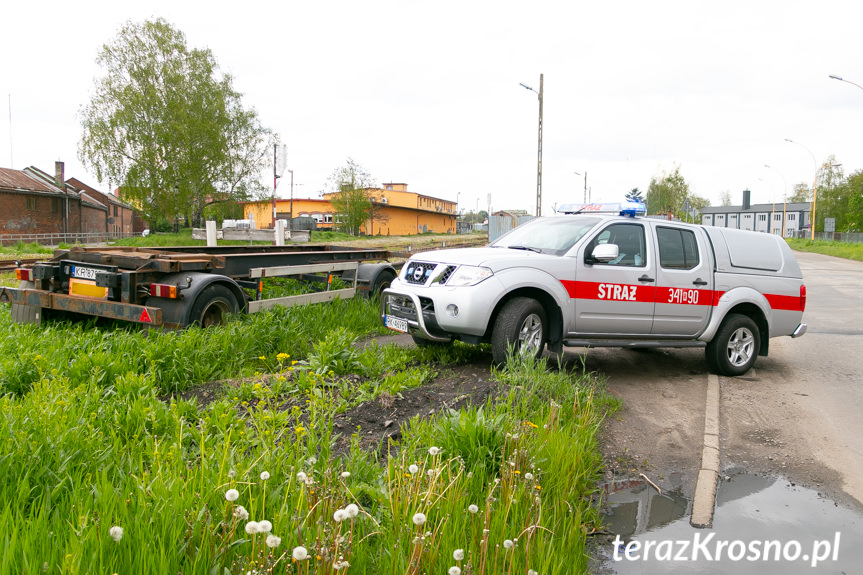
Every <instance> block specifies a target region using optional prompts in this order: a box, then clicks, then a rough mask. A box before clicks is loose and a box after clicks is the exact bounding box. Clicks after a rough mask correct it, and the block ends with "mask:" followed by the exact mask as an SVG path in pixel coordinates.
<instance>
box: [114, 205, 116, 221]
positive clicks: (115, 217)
mask: <svg viewBox="0 0 863 575" xmlns="http://www.w3.org/2000/svg"><path fill="white" fill-rule="evenodd" d="M114 217H115V218H116V217H117V206H114Z"/></svg>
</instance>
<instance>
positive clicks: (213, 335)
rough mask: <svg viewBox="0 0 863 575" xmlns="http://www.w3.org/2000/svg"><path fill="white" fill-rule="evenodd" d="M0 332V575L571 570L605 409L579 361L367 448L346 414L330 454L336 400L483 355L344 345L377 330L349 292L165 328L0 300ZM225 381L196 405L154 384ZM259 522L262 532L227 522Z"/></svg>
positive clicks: (396, 386)
mask: <svg viewBox="0 0 863 575" xmlns="http://www.w3.org/2000/svg"><path fill="white" fill-rule="evenodd" d="M0 329H2V333H3V336H2V339H0V358H2V359H0V545H2V546H3V549H4V552H3V553H2V554H0V555H2V557H0V573H34V574H35V573H43V572H48V573H96V572H97V573H142V574H145V573H154V574H155V573H160V574H161V573H178V572H182V573H185V574H192V573H200V574H211V573H217V574H219V575H225V574H227V573H246V572H247V571H250V570H252V571H257V572H273V573H334V572H335V571H334V569H333V564H334V563H339V562H346V563H349V564H350V569H349V572H353V573H399V574H402V573H408V574H419V573H445V572H447V570H448V569H449V568H450V566H460V567H461V568H462V569H463V570H464V572H465V573H468V572H469V573H475V574H479V573H483V574H491V573H526V572H527V570H528V569H534V570H536V571H538V572H540V573H543V574H564V573H566V574H569V573H585V572H586V571H587V553H586V551H585V541H586V538H587V536H586V533H587V532H589V531H590V530H591V529H593V528H594V527H595V526H597V525H598V523H599V516H598V512H597V510H596V508H595V507H594V506H593V505H592V504H591V498H592V496H593V495H594V485H595V483H596V480H597V478H598V475H599V472H600V469H601V460H600V456H599V453H598V448H597V434H598V430H599V427H600V425H601V423H602V420H603V419H604V417H605V416H606V415H607V413H608V412H609V411H611V410H613V409H614V408H615V404H614V402H613V401H612V400H609V399H608V397H607V396H606V395H605V394H604V393H603V391H602V389H601V388H600V387H599V386H598V385H597V384H596V382H595V381H594V380H593V379H591V378H589V377H587V376H575V375H572V374H570V373H567V372H566V371H561V370H560V369H549V368H548V367H547V366H546V365H545V364H542V363H536V362H522V361H515V360H513V361H512V362H511V363H510V364H509V365H507V366H506V367H505V368H504V369H502V370H500V371H498V372H496V373H495V374H494V377H496V378H497V379H498V380H499V381H500V385H501V389H502V390H503V393H502V395H501V396H500V397H499V398H498V399H496V400H492V401H489V402H488V403H487V404H485V405H483V406H481V408H480V406H473V407H470V408H467V409H464V410H462V411H456V412H445V413H438V414H435V415H434V416H432V417H430V418H428V419H426V420H420V419H415V420H414V421H412V422H410V425H404V426H403V428H402V439H401V441H400V443H399V444H398V445H391V446H389V452H390V453H391V455H390V456H389V457H385V458H384V459H383V460H381V461H378V460H376V459H375V458H374V456H373V455H372V454H370V453H367V452H365V451H363V450H361V449H360V448H359V447H358V443H359V438H360V437H361V436H362V435H363V434H364V433H365V430H363V429H357V430H347V433H351V432H353V433H354V435H353V436H352V442H353V445H354V447H353V448H352V449H351V451H350V453H349V454H348V455H347V456H344V457H340V458H335V457H334V456H333V455H332V454H331V451H330V449H331V445H332V442H333V440H334V437H333V431H334V426H333V417H334V414H335V413H337V412H338V411H340V410H344V409H348V408H350V407H352V406H355V405H357V404H358V403H360V402H362V401H371V400H374V399H375V398H376V397H377V396H378V395H380V394H382V393H384V392H386V393H387V394H390V395H393V396H396V395H398V394H399V393H402V392H404V390H405V389H407V388H410V387H414V386H417V385H423V384H424V383H426V382H428V381H429V380H430V379H432V378H433V377H434V376H435V373H436V372H437V370H439V369H447V367H446V366H451V365H454V364H456V363H460V362H466V361H471V360H472V359H474V358H476V356H477V354H483V353H487V350H486V349H485V348H482V347H475V346H467V345H463V344H460V343H455V344H453V345H451V346H443V347H433V348H422V349H420V348H410V349H404V348H399V347H396V346H393V345H374V344H373V345H368V346H365V347H364V348H362V349H358V348H357V347H355V346H353V345H352V344H353V343H354V342H355V341H357V339H358V338H360V337H363V336H366V335H368V334H370V333H377V332H379V331H381V330H380V327H379V325H378V319H377V308H376V306H375V305H374V304H372V303H370V302H367V301H365V300H361V299H356V300H346V301H341V300H337V301H335V302H332V303H330V304H325V305H317V306H305V307H295V308H290V309H283V308H276V309H274V310H272V311H271V312H266V313H259V314H253V315H251V316H243V317H241V318H239V319H237V320H236V321H231V322H229V323H228V324H227V325H224V326H220V327H217V328H211V329H208V330H200V329H188V330H185V331H182V332H171V333H162V332H158V331H142V330H137V329H129V328H127V327H122V326H119V325H114V324H105V323H104V322H102V323H96V322H90V323H75V324H71V323H64V322H53V321H47V322H44V323H43V324H42V326H22V325H17V324H13V323H11V321H10V318H9V312H8V306H0ZM348 374H359V375H361V376H362V378H361V382H360V383H356V382H355V378H345V377H343V376H345V375H348ZM242 377H245V378H247V379H246V380H244V381H243V382H242V383H240V382H235V383H234V384H225V386H224V390H223V391H222V392H221V393H219V394H217V397H216V398H215V399H214V400H213V401H212V402H211V403H209V404H207V405H198V404H197V403H196V402H195V401H194V400H190V401H184V400H180V399H171V398H170V397H169V396H167V395H166V394H167V393H168V392H174V391H180V390H188V389H190V388H191V387H192V386H195V385H197V384H200V383H204V382H209V381H213V380H220V379H228V378H234V379H238V378H242ZM385 452H386V450H385ZM229 490H236V492H234V491H229ZM234 495H236V499H234V497H233V496H234ZM228 496H230V500H229V498H228ZM349 504H352V505H356V506H357V507H356V509H357V514H356V515H354V516H352V517H351V516H349V517H346V518H344V520H342V521H336V518H339V519H342V518H343V515H344V514H345V513H346V512H345V511H344V510H345V509H346V508H347V506H348V505H349ZM471 505H476V512H472V509H473V508H472V507H471V508H469V506H471ZM351 509H353V508H351ZM340 510H341V511H340ZM337 512H338V513H337ZM418 513H422V514H423V516H424V517H425V522H422V523H421V521H420V520H421V518H422V517H421V516H419V515H417V514H418ZM245 514H248V519H244V517H245ZM264 519H266V520H267V521H269V522H271V523H272V528H271V534H274V535H275V536H278V537H280V538H281V540H280V541H279V542H278V543H279V544H278V545H276V546H274V547H270V546H268V543H267V539H268V536H267V534H266V533H247V531H246V529H247V526H248V522H249V521H252V520H253V521H256V522H257V521H261V520H264ZM417 523H421V524H417ZM114 526H118V527H122V529H123V533H122V537H121V538H119V541H115V540H114V538H112V536H111V528H112V527H114ZM484 530H485V531H484ZM115 531H116V530H115ZM116 535H118V534H117V533H115V536H116ZM507 540H509V541H511V542H512V547H511V548H509V544H508V543H506V545H505V542H506V541H507ZM269 543H270V544H272V545H275V544H276V543H277V541H276V540H275V539H273V538H270V539H269ZM300 546H302V547H304V548H305V549H307V550H308V553H309V558H307V559H305V560H302V561H299V562H296V561H293V560H292V557H291V553H292V550H294V549H295V548H297V547H300ZM457 549H461V550H463V558H462V559H455V558H454V556H453V553H454V551H455V550H457ZM458 556H461V555H458ZM339 572H343V571H341V570H339Z"/></svg>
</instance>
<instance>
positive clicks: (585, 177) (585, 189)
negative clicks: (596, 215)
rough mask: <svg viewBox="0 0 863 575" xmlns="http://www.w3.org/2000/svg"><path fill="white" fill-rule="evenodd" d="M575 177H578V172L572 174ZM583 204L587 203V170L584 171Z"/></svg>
mask: <svg viewBox="0 0 863 575" xmlns="http://www.w3.org/2000/svg"><path fill="white" fill-rule="evenodd" d="M573 174H575V175H576V176H580V175H581V174H580V173H578V172H573ZM584 203H585V204H586V203H587V170H584Z"/></svg>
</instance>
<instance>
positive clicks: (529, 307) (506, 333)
mask: <svg viewBox="0 0 863 575" xmlns="http://www.w3.org/2000/svg"><path fill="white" fill-rule="evenodd" d="M547 339H548V321H547V319H546V314H545V308H543V307H542V304H541V303H539V302H538V301H536V300H535V299H531V298H527V297H516V298H513V299H511V300H509V301H508V302H506V303H505V304H504V306H503V308H501V310H500V313H498V314H497V319H495V322H494V328H493V330H492V333H491V353H492V358H493V359H494V363H495V364H497V365H503V364H505V363H506V358H507V354H508V353H509V350H510V348H512V350H513V351H514V352H515V353H517V354H519V355H523V356H527V357H531V358H537V357H539V356H540V354H541V353H542V350H543V349H544V348H545V342H546V340H547Z"/></svg>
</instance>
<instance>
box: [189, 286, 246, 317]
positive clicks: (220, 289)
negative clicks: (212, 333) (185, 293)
mask: <svg viewBox="0 0 863 575" xmlns="http://www.w3.org/2000/svg"><path fill="white" fill-rule="evenodd" d="M238 311H239V306H238V304H237V300H236V298H235V297H234V294H233V293H231V290H230V289H228V288H227V287H225V286H223V285H219V284H210V285H208V286H207V287H205V288H204V289H203V290H201V293H199V294H198V297H196V298H195V303H194V304H193V305H192V311H191V313H190V314H189V323H192V324H197V325H200V326H201V327H212V326H215V325H222V324H224V323H225V322H226V321H227V320H228V316H229V315H233V314H236V313H237V312H238Z"/></svg>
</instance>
